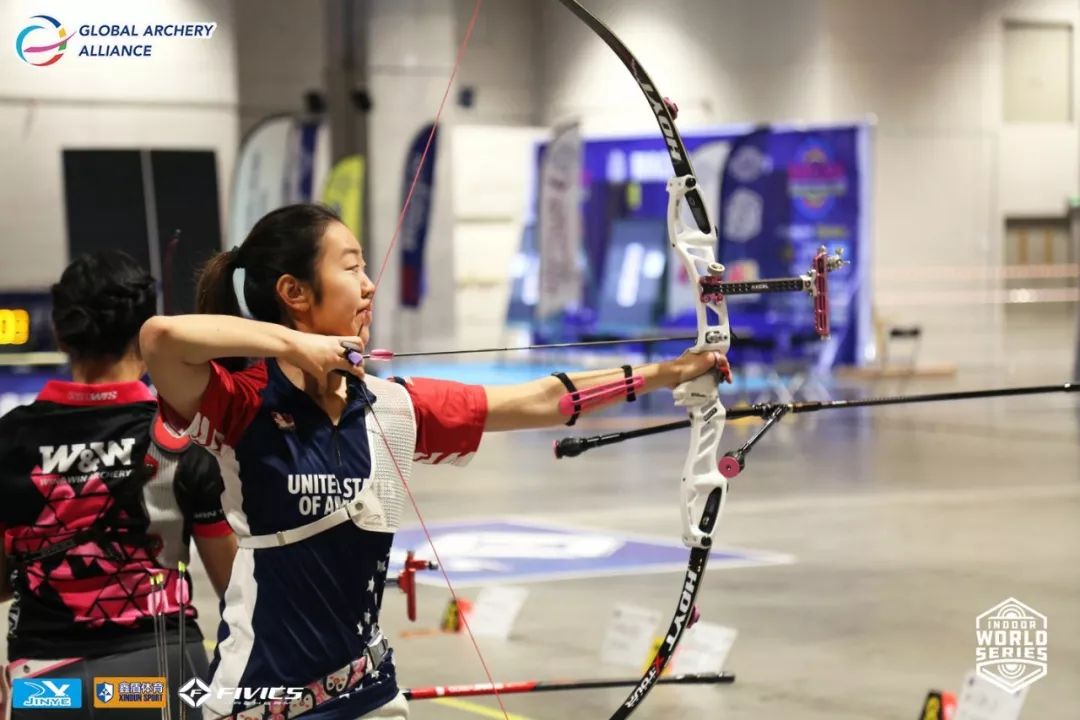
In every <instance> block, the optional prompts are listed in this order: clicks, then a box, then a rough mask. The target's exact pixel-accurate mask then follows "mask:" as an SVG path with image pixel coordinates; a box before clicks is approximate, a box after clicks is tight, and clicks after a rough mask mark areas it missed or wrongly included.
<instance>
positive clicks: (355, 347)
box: [341, 338, 364, 366]
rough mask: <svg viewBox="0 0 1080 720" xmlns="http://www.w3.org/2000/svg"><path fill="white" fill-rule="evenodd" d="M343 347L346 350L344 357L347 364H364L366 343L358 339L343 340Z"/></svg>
mask: <svg viewBox="0 0 1080 720" xmlns="http://www.w3.org/2000/svg"><path fill="white" fill-rule="evenodd" d="M341 347H342V348H343V350H344V352H343V353H342V356H343V357H344V358H345V361H346V362H347V363H349V364H350V365H354V366H356V365H363V364H364V343H363V342H362V341H361V340H360V338H356V339H355V340H342V341H341Z"/></svg>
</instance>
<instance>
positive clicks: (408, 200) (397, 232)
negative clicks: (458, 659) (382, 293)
mask: <svg viewBox="0 0 1080 720" xmlns="http://www.w3.org/2000/svg"><path fill="white" fill-rule="evenodd" d="M482 5H483V0H476V3H475V4H474V5H473V10H472V16H471V17H470V18H469V24H468V26H467V27H466V28H465V36H464V37H463V38H462V41H461V45H460V46H458V51H457V56H456V57H455V58H454V66H453V68H452V70H451V71H450V78H449V79H448V80H447V82H446V89H445V90H444V91H443V96H442V99H441V100H440V101H439V107H438V109H437V110H436V111H435V119H434V120H433V121H432V124H431V131H430V132H429V133H428V137H427V142H426V143H425V144H424V150H423V152H422V153H421V154H420V162H418V163H417V164H416V170H415V172H414V173H413V177H412V181H411V182H410V183H409V191H408V192H407V193H406V194H405V202H404V203H403V204H402V206H401V212H400V213H399V214H398V219H397V225H396V226H395V228H394V234H393V236H392V237H391V238H390V246H389V247H388V248H387V249H386V253H385V254H384V255H383V259H382V263H381V265H380V266H379V273H378V275H376V276H375V288H374V290H373V291H372V294H371V303H372V305H374V303H375V296H376V294H377V293H378V291H379V286H380V284H381V283H382V278H383V274H384V273H385V272H386V267H387V264H388V263H389V261H390V255H391V254H392V253H393V252H394V246H395V245H397V241H398V238H399V237H400V236H401V230H402V227H403V226H404V224H405V217H406V215H407V214H408V211H409V206H410V205H411V204H412V199H413V194H414V193H415V191H416V186H417V184H418V183H419V181H420V173H421V172H422V171H423V168H424V163H426V162H427V156H428V152H429V151H430V150H431V145H432V143H433V142H434V141H435V133H436V131H437V130H438V128H439V121H440V119H441V118H442V113H443V109H444V108H445V107H446V100H447V98H449V97H450V89H451V88H452V87H453V85H454V80H455V78H456V77H457V73H458V70H459V69H460V68H461V61H462V58H463V57H464V56H465V49H466V48H467V47H468V46H469V39H470V38H471V37H472V33H473V29H474V28H475V27H476V19H477V17H478V16H479V15H480V7H481V6H482ZM368 407H370V408H371V417H372V419H373V420H374V421H375V425H376V426H377V427H378V428H379V435H380V437H382V440H383V444H384V445H385V446H386V451H387V454H388V455H389V456H390V460H391V462H392V463H393V465H394V470H395V472H397V475H398V479H400V480H401V485H402V487H404V488H405V493H406V494H407V495H408V497H409V503H410V504H411V505H412V508H413V512H415V513H416V518H417V520H419V521H420V527H421V529H422V530H423V531H424V537H425V538H427V542H428V545H429V546H430V547H431V551H432V553H433V554H434V556H435V562H436V563H438V566H439V571H440V572H441V573H442V576H443V580H444V581H445V582H446V587H447V588H448V589H449V590H450V596H451V598H452V599H453V601H454V605H455V607H457V608H458V609H459V613H458V615H459V617H460V618H461V623H462V625H463V626H464V627H465V631H466V634H468V636H469V640H470V642H471V643H472V646H473V649H474V650H475V651H476V656H477V658H479V660H480V665H481V667H483V669H484V675H485V676H486V677H487V680H488V682H489V683H491V684H492V686H495V685H496V683H495V678H494V676H493V675H492V673H491V669H490V668H489V666H488V663H487V660H485V659H484V654H483V652H481V651H480V644H479V643H478V642H477V640H476V636H475V635H473V631H472V628H471V627H470V626H469V621H468V619H467V618H466V616H465V613H463V612H460V608H461V602H460V600H459V599H458V594H457V591H456V590H455V589H454V584H453V583H452V582H450V576H449V575H448V574H447V572H446V564H445V563H443V561H442V559H441V558H440V557H439V551H438V549H437V548H436V547H435V542H434V541H433V540H432V537H431V532H430V531H429V530H428V526H427V523H426V522H425V521H424V515H423V513H421V512H420V505H419V504H418V503H417V502H416V497H415V496H414V495H413V492H412V488H410V487H409V483H408V481H407V480H406V479H405V473H403V472H402V470H401V466H400V465H399V464H398V459H397V456H396V455H395V454H394V452H393V450H392V449H391V448H390V443H389V440H388V439H387V436H386V432H385V430H384V429H383V426H382V422H381V421H380V420H379V416H378V414H377V413H376V411H375V406H374V404H371V405H369V406H368ZM494 695H495V700H496V701H497V702H498V703H499V709H500V710H501V711H502V714H503V717H504V718H506V720H509V718H510V714H509V712H507V710H506V705H504V704H503V699H502V695H501V694H499V692H498V691H496V692H495V693H494Z"/></svg>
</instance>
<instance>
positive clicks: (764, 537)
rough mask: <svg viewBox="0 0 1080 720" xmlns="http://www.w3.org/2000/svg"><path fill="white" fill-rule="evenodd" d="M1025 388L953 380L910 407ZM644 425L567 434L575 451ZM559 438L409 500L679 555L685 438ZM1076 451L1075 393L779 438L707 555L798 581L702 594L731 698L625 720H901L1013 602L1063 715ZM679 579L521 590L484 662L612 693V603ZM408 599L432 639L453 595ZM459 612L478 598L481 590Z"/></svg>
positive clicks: (558, 698) (589, 714)
mask: <svg viewBox="0 0 1080 720" xmlns="http://www.w3.org/2000/svg"><path fill="white" fill-rule="evenodd" d="M1019 379H1021V378H1001V377H983V378H972V377H964V378H963V379H962V382H961V381H956V382H952V381H945V382H937V383H934V384H929V385H924V386H923V387H915V386H912V387H911V388H909V389H910V390H929V391H937V390H944V389H949V388H953V387H968V388H971V387H983V386H1000V385H1007V384H1011V383H1012V382H1013V380H1019ZM1022 379H1023V380H1030V379H1031V378H1022ZM1042 380H1043V381H1045V377H1043V378H1042ZM893 389H895V388H894V387H884V386H882V387H880V388H879V390H881V391H885V392H891V391H892V390H893ZM664 404H665V403H664V402H663V400H662V399H661V401H660V402H658V403H655V405H657V406H664ZM669 407H670V406H669ZM655 419H656V418H621V417H614V418H613V417H607V418H598V419H591V420H587V421H585V422H582V423H581V425H582V426H583V429H584V430H585V431H586V432H588V431H589V429H590V428H592V429H593V431H596V428H598V427H602V428H603V429H604V430H609V429H611V427H612V426H614V425H624V421H625V423H629V422H638V423H641V424H645V423H648V422H653V421H655ZM750 430H751V427H750V426H745V425H743V426H739V427H734V428H732V429H731V430H730V432H729V434H727V435H726V436H725V437H726V438H727V440H726V441H725V442H724V447H725V448H730V447H735V446H737V445H738V444H739V442H740V438H743V437H745V435H746V434H747V433H748V432H749V431H750ZM564 434H565V433H562V432H536V433H519V434H513V435H493V436H489V437H488V438H486V439H485V441H484V444H483V446H482V450H481V452H480V453H479V454H478V455H477V456H476V458H475V459H474V460H473V462H472V464H471V465H470V466H468V467H467V468H465V469H455V468H436V467H427V466H420V467H418V469H417V472H416V473H415V480H414V481H413V489H414V492H415V493H416V497H417V501H418V502H419V504H420V508H421V510H422V512H423V513H424V516H425V519H426V520H428V521H429V522H430V521H439V520H451V519H461V518H468V517H492V516H506V515H516V516H524V517H528V518H530V519H534V520H544V521H555V522H562V523H570V524H574V525H584V526H587V527H592V528H598V529H610V530H613V531H620V532H626V533H633V534H648V535H654V536H657V537H660V538H665V539H675V538H677V537H678V535H679V521H678V514H677V498H678V489H677V483H678V475H679V469H680V467H681V464H682V461H683V457H684V455H685V452H686V446H687V442H688V440H687V436H686V434H685V433H673V434H668V435H666V436H661V437H656V438H651V439H647V440H642V441H637V442H634V443H626V444H623V445H621V446H617V447H615V448H608V449H600V450H596V451H594V452H592V453H590V454H588V455H585V456H583V457H582V458H578V459H576V460H563V461H558V462H556V461H554V460H553V459H552V458H551V451H550V447H551V440H552V439H553V438H557V437H561V436H563V435H564ZM1078 440H1080V396H1078V395H1068V396H1066V395H1059V396H1039V397H1031V398H1018V399H1008V400H993V401H985V400H981V401H971V402H966V403H959V402H957V403H949V404H938V405H922V406H907V407H894V408H886V409H878V410H875V411H837V412H834V413H831V414H818V415H815V416H802V417H798V418H789V419H787V420H785V421H784V424H783V425H782V426H780V427H779V428H777V429H776V430H774V431H773V432H772V433H771V434H770V435H769V436H768V437H767V438H766V439H765V440H764V441H762V443H761V444H760V445H759V446H758V448H757V449H756V450H755V453H754V454H753V455H752V456H751V458H750V461H749V464H748V468H747V470H746V471H745V472H744V473H743V475H742V476H740V477H739V478H738V479H737V480H736V481H735V482H734V485H733V492H732V494H731V495H730V497H729V500H728V505H727V509H726V512H725V514H724V516H723V517H722V518H721V526H720V531H719V535H718V542H719V543H721V544H724V545H734V546H740V547H747V548H756V549H763V550H769V551H776V552H780V553H790V554H792V555H794V556H795V557H796V562H795V563H794V564H788V565H773V566H766V567H753V568H742V569H733V570H714V571H713V572H711V573H708V574H707V575H706V579H705V582H704V586H703V588H702V590H701V592H700V595H699V604H700V607H701V610H702V613H703V616H704V618H705V619H706V620H709V621H711V622H715V623H719V624H723V625H727V626H731V627H735V628H737V629H738V631H739V636H738V640H737V641H736V643H735V646H734V649H733V650H732V652H731V655H730V656H729V659H728V668H727V669H729V670H731V671H734V672H736V673H737V674H738V680H737V682H736V683H735V684H734V685H731V686H726V687H719V688H710V687H689V688H663V687H661V688H657V689H656V690H654V691H653V693H652V695H651V696H650V697H649V698H648V699H647V700H646V701H645V702H644V704H643V705H642V707H641V709H640V710H639V711H638V712H637V713H636V717H639V718H643V719H644V718H655V719H659V718H665V719H666V718H684V717H685V718H713V717H717V718H731V719H735V718H746V719H748V720H749V719H753V720H762V719H772V718H776V719H778V720H779V719H784V720H786V719H788V718H797V719H800V720H825V719H829V720H837V719H843V718H852V719H854V718H859V719H865V720H870V719H871V718H873V719H874V720H891V719H893V718H895V719H897V720H909V719H910V718H912V717H915V715H916V713H917V712H918V710H919V707H920V705H921V702H922V699H923V697H924V696H925V693H926V691H927V690H928V689H929V688H944V689H951V690H957V689H958V686H959V684H960V681H961V678H962V677H963V675H964V673H965V672H966V671H967V670H968V669H970V668H972V667H974V645H975V638H974V634H973V626H974V621H975V617H976V615H978V614H979V613H981V612H983V611H984V610H986V609H988V608H990V607H992V606H993V605H995V604H997V603H998V602H1000V601H1001V600H1003V599H1005V598H1007V597H1009V596H1015V597H1017V598H1019V599H1020V600H1022V601H1023V602H1025V603H1027V604H1029V605H1031V606H1033V607H1034V608H1036V609H1037V610H1039V611H1041V612H1042V613H1044V614H1045V615H1047V616H1048V618H1049V672H1048V676H1047V677H1046V678H1044V679H1042V680H1040V681H1039V682H1037V683H1036V684H1035V685H1034V686H1033V687H1032V688H1031V690H1030V693H1029V696H1028V699H1027V705H1026V709H1025V712H1024V717H1028V718H1039V720H1057V719H1062V720H1064V719H1065V718H1070V719H1071V718H1075V717H1076V715H1077V710H1076V708H1077V707H1080V442H1078ZM680 579H681V575H680V574H678V573H675V572H671V573H663V574H652V575H630V576H619V577H605V578H594V579H583V580H563V581H556V582H546V583H536V584H531V585H529V589H530V595H529V597H528V600H527V603H526V605H525V607H524V609H523V611H522V613H521V615H520V617H519V619H518V622H517V624H516V625H515V630H514V633H513V635H512V637H511V638H510V639H509V640H508V641H493V640H483V641H481V647H482V649H483V652H484V656H485V658H486V659H487V661H488V663H489V665H490V666H491V668H492V671H493V672H494V674H495V677H496V679H497V680H515V679H530V678H552V677H554V678H558V677H598V676H599V677H605V676H620V675H624V674H625V671H623V670H621V669H619V668H611V667H608V666H604V665H602V664H601V663H600V662H599V660H598V659H597V658H598V650H599V647H600V644H601V641H602V637H603V633H604V629H605V626H606V623H607V621H608V618H609V616H610V613H611V609H612V605H613V603H615V602H629V603H632V604H635V605H641V606H645V607H650V608H655V609H657V610H660V611H662V612H663V614H664V621H665V622H666V620H667V618H668V617H669V616H670V613H671V611H672V609H673V608H674V604H675V601H676V599H677V590H678V588H677V585H678V584H679V583H680ZM199 588H200V589H201V592H200V593H199V597H197V601H201V603H202V605H201V607H202V608H203V617H202V622H203V625H204V627H205V629H206V634H207V636H208V637H212V636H213V626H214V624H215V622H216V616H217V612H216V605H215V604H214V603H213V602H211V601H210V598H209V597H208V594H207V588H208V584H207V583H206V582H201V583H199ZM419 594H420V597H419V599H420V622H419V623H417V626H423V627H430V626H433V625H434V624H435V623H436V622H437V618H438V616H439V614H440V611H441V609H442V607H443V605H444V604H445V602H446V600H447V597H448V593H447V591H446V590H445V589H441V588H435V587H421V588H420V590H419ZM462 594H463V595H464V596H466V597H474V596H475V594H476V590H475V589H465V590H463V592H462ZM383 625H384V627H385V629H387V630H388V631H389V634H390V635H391V636H392V637H397V636H398V635H399V633H400V631H401V630H403V629H406V628H407V627H408V626H409V624H408V622H407V621H406V619H405V608H404V601H403V599H402V597H401V596H400V595H398V594H388V596H387V600H386V602H385V603H384V611H383ZM395 646H396V647H397V651H398V657H399V675H400V677H401V679H402V682H403V684H408V685H428V684H450V683H471V682H481V681H483V679H484V677H483V673H482V670H481V669H480V666H479V663H478V661H477V660H476V656H475V654H474V652H473V650H472V648H471V646H470V645H469V643H468V640H467V638H465V637H464V636H454V635H440V636H432V637H423V638H410V639H400V638H399V637H397V639H396V640H395ZM625 694H626V693H625V692H624V691H622V690H618V691H588V692H576V693H559V694H542V695H517V696H508V697H506V698H505V702H506V706H507V708H508V709H509V710H510V712H512V713H514V714H515V715H517V716H521V717H524V718H530V719H532V720H545V719H549V720H566V719H567V718H599V717H607V716H608V714H610V712H611V711H612V710H613V709H614V708H615V707H616V706H617V705H618V703H619V702H620V701H621V700H622V699H623V697H624V696H625ZM494 707H496V706H495V704H494V702H493V701H490V700H487V699H477V700H475V701H474V703H473V704H472V705H470V706H468V707H466V708H461V707H451V706H448V705H445V704H436V703H433V702H418V703H414V705H413V709H412V717H413V718H415V719H416V720H443V719H445V720H451V719H453V718H459V719H460V718H468V717H477V716H486V717H501V714H494V715H492V714H488V715H484V714H483V713H484V710H487V709H489V708H494ZM478 708H479V709H478ZM487 711H488V713H490V712H491V711H490V710H487Z"/></svg>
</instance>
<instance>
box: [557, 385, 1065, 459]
mask: <svg viewBox="0 0 1080 720" xmlns="http://www.w3.org/2000/svg"><path fill="white" fill-rule="evenodd" d="M1078 390H1080V384H1078V383H1076V382H1068V383H1065V384H1064V385H1031V386H1027V387H1015V388H997V389H993V390H964V391H958V392H945V393H928V394H925V395H895V396H890V397H878V398H865V399H862V400H829V401H814V402H797V403H758V404H756V405H750V406H749V407H741V408H731V409H730V410H728V411H727V417H728V419H729V420H736V419H738V418H745V417H759V418H769V417H770V416H772V415H773V414H774V413H776V412H777V411H782V414H792V415H798V414H800V413H809V412H817V411H819V410H841V409H850V408H861V407H879V406H882V405H912V404H915V403H928V402H945V401H950V400H977V399H982V398H996V397H1014V396H1018V395H1046V394H1050V393H1072V392H1077V391H1078ZM777 419H779V418H777ZM688 427H690V421H689V420H678V421H676V422H670V423H664V424H663V425H654V426H653V427H647V428H639V429H637V430H627V431H625V432H617V433H607V434H605V435H594V436H592V437H571V438H563V439H562V440H559V441H558V442H556V443H555V457H557V458H564V457H577V456H578V455H580V454H581V453H583V452H586V451H588V450H592V449H593V448H598V447H603V446H605V445H614V444H616V443H621V442H623V441H625V440H633V439H635V438H640V437H647V436H649V435H658V434H660V433H665V432H670V431H672V430H681V429H683V428H688Z"/></svg>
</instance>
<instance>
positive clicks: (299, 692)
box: [176, 678, 304, 708]
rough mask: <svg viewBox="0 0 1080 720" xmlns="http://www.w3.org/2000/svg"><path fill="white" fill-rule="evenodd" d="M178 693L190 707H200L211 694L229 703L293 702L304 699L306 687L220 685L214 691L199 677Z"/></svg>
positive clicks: (187, 683)
mask: <svg viewBox="0 0 1080 720" xmlns="http://www.w3.org/2000/svg"><path fill="white" fill-rule="evenodd" d="M176 694H177V695H179V696H180V699H181V700H182V701H184V704H186V705H187V706H188V707H192V708H200V707H202V706H203V705H205V704H206V702H207V701H208V700H209V699H210V696H211V695H213V696H214V697H215V698H216V699H217V700H227V701H228V702H229V703H234V702H244V703H253V702H257V703H268V702H271V701H274V700H286V701H288V702H290V703H292V702H296V701H298V700H302V699H303V697H304V689H303V688H298V687H272V688H249V687H220V688H218V689H217V691H216V692H214V691H213V690H211V689H210V686H209V685H207V684H206V683H204V682H203V681H202V680H200V679H199V678H192V679H191V680H188V681H187V682H186V683H184V685H183V686H182V687H181V688H180V690H178V691H177V693H176Z"/></svg>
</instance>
